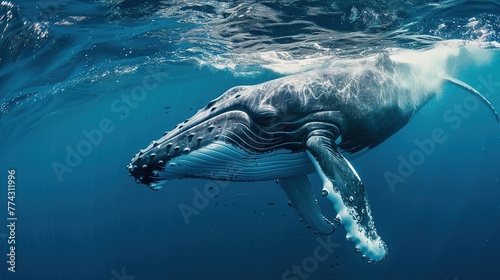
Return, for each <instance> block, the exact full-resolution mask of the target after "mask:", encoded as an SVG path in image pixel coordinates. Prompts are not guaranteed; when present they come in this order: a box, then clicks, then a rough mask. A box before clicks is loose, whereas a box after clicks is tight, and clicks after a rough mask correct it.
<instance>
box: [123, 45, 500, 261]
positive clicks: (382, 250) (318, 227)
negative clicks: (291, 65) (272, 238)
mask: <svg viewBox="0 0 500 280" xmlns="http://www.w3.org/2000/svg"><path fill="white" fill-rule="evenodd" d="M446 83H449V84H453V85H456V86H458V87H460V88H462V89H465V90H466V91H467V92H469V93H471V94H473V95H475V96H477V98H479V99H480V100H481V101H482V102H483V103H484V104H486V106H488V107H489V109H490V110H491V111H492V112H493V114H494V116H495V118H496V120H497V121H498V114H497V112H496V111H495V109H494V108H493V107H492V105H491V104H490V103H489V102H488V100H487V99H486V98H485V97H483V96H482V95H481V94H480V93H479V92H478V91H477V90H475V89H474V88H472V87H471V86H469V85H467V84H465V83H464V82H462V81H459V80H457V79H454V78H452V77H449V76H447V75H446V73H444V72H443V71H441V70H440V69H437V67H436V69H433V70H429V69H422V68H419V67H415V66H414V65H413V64H410V63H404V62H398V61H395V60H393V59H391V58H390V57H389V55H388V54H382V55H378V56H373V57H368V58H363V59H357V60H348V61H347V60H346V61H342V60H339V61H337V62H336V63H334V65H333V66H332V67H329V68H326V69H320V70H312V71H309V72H304V73H300V74H295V75H290V76H286V77H283V78H279V79H276V80H271V81H268V82H265V83H262V84H258V85H251V86H237V87H234V88H231V89H229V90H228V91H226V92H225V93H224V94H222V95H221V96H220V97H218V98H216V99H215V100H212V101H210V102H209V103H208V104H207V105H206V106H205V107H204V108H202V109H200V110H199V111H198V112H197V113H196V114H195V115H194V116H193V117H191V118H190V119H187V120H185V121H184V122H182V123H180V124H179V125H177V126H176V127H175V128H174V129H173V130H171V131H169V132H165V134H164V135H163V137H161V138H159V139H158V140H155V141H152V142H151V143H150V144H149V146H147V147H146V148H145V149H143V150H140V151H139V153H137V154H136V155H135V156H134V157H133V158H132V160H131V162H130V164H128V166H127V169H128V171H129V173H130V175H131V176H133V177H134V178H135V180H136V182H137V183H139V184H145V185H147V186H149V188H151V189H152V190H159V189H160V188H162V187H163V186H164V185H165V184H166V183H167V181H168V180H172V179H179V178H202V179H211V180H223V181H259V180H276V179H277V180H278V183H279V185H280V186H281V187H282V188H283V190H284V192H285V193H286V194H287V195H288V198H289V200H290V204H291V206H293V207H294V208H295V210H296V211H297V213H298V215H299V216H300V217H301V219H302V220H303V221H304V222H305V223H307V224H308V226H310V227H311V228H312V229H313V230H314V231H315V232H317V233H320V234H325V235H326V234H330V233H332V232H333V231H334V229H335V226H334V223H332V221H330V220H328V219H327V218H326V217H324V216H323V215H322V213H321V210H320V209H319V207H318V204H317V200H316V198H315V195H314V192H313V188H312V186H311V183H310V181H309V179H308V177H307V176H308V174H310V173H314V172H316V173H317V174H319V176H320V179H321V181H322V184H323V186H322V191H321V194H322V196H323V197H325V198H327V199H328V200H329V201H330V202H331V203H332V204H333V207H334V209H335V212H336V217H335V220H334V221H335V222H336V223H337V224H340V225H342V226H343V227H344V228H345V230H346V232H347V233H346V238H347V239H348V240H350V241H352V242H353V243H354V245H355V251H357V252H361V254H362V256H363V257H365V258H368V260H369V261H372V262H376V261H380V260H382V259H383V258H384V257H385V256H386V255H387V246H386V245H385V243H384V242H383V241H382V239H381V237H380V236H379V234H378V233H377V230H376V228H375V224H374V221H373V217H372V213H371V210H370V206H369V201H368V196H367V193H366V190H365V187H364V185H363V182H362V181H361V178H360V176H359V175H358V174H357V172H356V170H355V169H354V168H353V166H352V165H351V163H350V162H349V160H350V159H352V158H353V157H354V156H358V155H360V154H361V153H362V152H364V151H367V150H369V149H372V148H373V147H375V146H377V145H378V144H380V143H382V142H383V141H385V140H386V139H387V138H389V137H390V136H391V135H393V134H394V133H396V132H397V131H398V130H399V129H401V128H402V127H403V126H405V125H406V124H407V123H408V121H409V120H410V119H411V118H412V117H413V116H414V115H415V114H416V113H417V112H418V111H419V109H420V108H422V107H423V106H424V105H425V104H426V103H427V102H428V101H429V100H430V99H431V98H433V97H434V96H436V95H437V94H439V93H440V92H441V91H442V87H443V85H444V84H446Z"/></svg>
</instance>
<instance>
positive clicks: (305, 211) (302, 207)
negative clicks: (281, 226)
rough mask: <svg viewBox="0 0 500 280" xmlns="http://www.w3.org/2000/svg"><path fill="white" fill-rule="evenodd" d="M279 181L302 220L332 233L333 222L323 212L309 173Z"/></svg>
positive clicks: (312, 226) (319, 231)
mask: <svg viewBox="0 0 500 280" xmlns="http://www.w3.org/2000/svg"><path fill="white" fill-rule="evenodd" d="M278 183H279V184H280V186H281V188H283V190H284V191H285V192H286V194H287V195H288V198H289V199H290V203H291V205H292V207H293V208H295V210H297V213H298V214H299V216H300V217H301V218H302V220H303V221H304V222H305V223H306V224H307V225H308V226H310V227H311V228H313V230H314V231H316V232H318V233H321V234H330V233H332V232H333V231H334V230H335V227H334V226H333V224H332V223H331V222H330V221H328V219H327V218H325V217H323V215H322V214H321V212H320V209H319V205H318V201H317V200H316V198H315V197H314V193H313V190H312V187H311V182H309V178H307V175H304V176H300V177H293V178H287V179H279V180H278Z"/></svg>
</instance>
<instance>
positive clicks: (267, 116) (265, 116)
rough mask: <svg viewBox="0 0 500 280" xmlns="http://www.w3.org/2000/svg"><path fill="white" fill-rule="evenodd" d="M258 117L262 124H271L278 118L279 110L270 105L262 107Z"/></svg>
mask: <svg viewBox="0 0 500 280" xmlns="http://www.w3.org/2000/svg"><path fill="white" fill-rule="evenodd" d="M257 115H258V118H259V121H260V122H261V123H270V122H272V121H273V120H274V119H276V117H277V116H278V110H276V108H274V107H273V106H270V105H263V106H260V107H259V109H258V111H257Z"/></svg>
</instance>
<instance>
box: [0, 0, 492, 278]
mask: <svg viewBox="0 0 500 280" xmlns="http://www.w3.org/2000/svg"><path fill="white" fill-rule="evenodd" d="M0 28H1V30H2V33H1V35H0V36H1V37H0V85H1V91H0V94H1V95H0V103H1V104H0V131H1V132H0V133H1V134H2V135H1V137H0V156H1V158H0V159H1V160H0V173H2V174H4V175H3V177H2V178H3V179H1V180H4V181H3V185H4V191H2V192H0V205H2V206H0V209H3V210H1V211H0V221H2V222H1V223H3V224H4V225H0V263H1V265H0V279H117V280H120V279H130V280H131V279H136V280H141V279H219V280H222V279H290V280H297V279H365V278H368V279H496V278H497V277H498V276H497V275H498V269H497V262H498V261H497V255H498V254H497V252H498V250H499V249H500V224H499V223H498V221H499V219H500V173H499V171H498V167H499V164H498V158H499V156H500V146H499V145H500V127H499V124H498V123H496V122H495V119H494V118H493V117H492V115H491V113H490V112H489V110H488V109H487V108H486V107H485V106H484V105H483V104H482V103H479V102H477V103H475V102H474V101H471V99H469V98H468V96H469V95H468V94H467V92H465V91H463V90H461V89H457V88H455V87H452V86H445V87H443V90H442V93H441V94H439V96H438V97H437V98H434V99H433V100H431V101H430V102H429V103H428V104H427V105H426V106H425V107H424V108H423V109H422V110H421V111H420V112H419V113H418V114H417V115H416V116H415V117H414V118H413V119H412V120H411V121H410V123H409V124H408V125H407V126H405V127H404V128H403V129H402V130H400V131H399V132H397V133H396V134H395V135H394V136H393V137H391V138H389V139H388V140H387V141H385V142H384V143H382V144H381V145H380V146H378V147H376V148H375V149H373V150H372V151H370V152H368V153H366V154H364V155H363V156H361V157H359V158H357V159H355V160H353V161H352V164H353V165H354V167H355V168H356V170H357V171H358V173H359V174H360V176H361V177H362V179H363V181H364V184H365V186H366V188H367V192H368V194H369V196H370V203H371V208H372V212H373V215H374V219H375V221H376V225H377V229H378V231H379V234H380V235H381V236H382V237H383V239H384V240H385V242H386V244H387V245H388V248H389V255H388V256H387V258H386V259H384V260H383V261H381V262H380V263H376V264H369V263H368V262H367V261H366V260H362V259H361V256H360V255H359V254H356V253H354V252H353V249H354V246H353V244H352V243H351V242H348V241H347V240H346V239H345V230H344V229H343V228H342V227H341V226H338V227H337V230H336V232H335V233H334V234H333V235H331V236H330V237H321V236H317V235H314V234H313V232H312V230H310V229H306V228H305V225H304V224H302V223H300V222H299V217H298V216H297V214H296V212H295V210H294V209H293V208H290V207H288V205H287V202H288V199H287V197H286V196H285V195H284V193H283V191H282V190H281V189H280V188H279V186H278V185H277V184H276V183H275V182H250V183H237V182H213V181H204V180H194V179H184V180H177V181H171V182H169V184H168V186H165V187H164V188H163V189H162V190H161V191H159V192H152V191H150V190H149V189H148V188H147V187H145V186H144V185H137V184H136V183H135V182H134V180H133V178H130V177H129V176H128V172H127V170H126V168H125V166H126V164H127V163H128V162H129V160H130V158H131V157H132V155H133V154H134V153H136V152H137V151H138V150H139V149H140V148H143V147H145V146H146V145H147V144H148V143H149V142H150V141H151V140H153V139H157V138H159V137H160V136H161V135H162V133H163V132H164V131H167V130H170V129H172V128H173V127H174V126H175V125H176V124H177V123H179V122H181V121H183V120H184V119H186V118H188V117H190V116H192V115H193V114H194V113H195V112H196V111H197V110H198V109H199V108H201V107H203V106H205V104H206V103H207V102H209V101H210V100H212V99H214V98H216V97H217V96H219V95H220V94H221V93H223V92H224V91H226V90H227V89H229V88H231V87H232V86H236V85H248V84H257V83H260V82H264V81H268V80H271V79H274V78H277V77H282V76H285V75H293V74H295V73H301V72H304V71H308V70H312V69H320V68H327V67H329V65H330V64H331V63H332V62H333V61H338V60H342V59H346V60H350V59H357V58H360V57H369V56H373V55H377V54H379V53H382V52H389V53H391V54H394V55H400V56H403V57H405V58H407V59H408V58H410V59H411V58H414V57H419V58H421V57H422V56H418V54H421V53H422V52H424V51H429V52H430V54H432V55H429V56H424V58H425V57H432V59H431V60H430V65H432V66H436V67H443V68H444V69H445V70H446V71H447V72H448V73H449V74H450V75H452V76H453V77H455V78H457V79H460V80H462V81H464V82H466V83H468V84H470V85H471V86H473V87H474V88H476V89H477V90H479V91H480V92H481V93H483V94H484V95H485V96H487V97H488V99H489V100H490V102H491V103H492V105H493V106H495V107H496V108H497V109H498V108H500V74H499V71H498V69H500V51H499V47H500V45H499V41H500V40H499V34H500V33H499V32H500V4H499V3H498V2H497V1H405V2H400V1H373V2H369V1H365V2H357V1H342V2H340V1H339V2H334V1H312V0H310V1H148V2H142V1H126V0H125V1H120V0H110V1H105V0H101V1H71V0H53V1H2V2H1V3H0ZM436 58H437V59H436ZM472 100H474V99H472ZM457 108H462V109H461V110H458V109H457ZM436 130H439V131H441V132H442V134H443V135H444V139H445V140H444V141H440V143H437V142H435V141H434V145H433V148H432V151H430V150H427V151H425V150H423V149H422V148H421V147H420V146H419V145H418V143H423V142H425V141H426V140H428V139H433V135H434V133H435V131H436ZM417 154H418V155H423V156H421V157H419V158H418V159H417V157H416V156H415V155H417ZM404 162H407V163H406V165H408V162H409V165H410V166H409V167H408V166H406V169H404V168H403V169H401V166H402V165H404V164H405V163H404ZM412 162H413V163H412ZM9 170H15V185H16V189H15V199H14V203H15V205H13V207H14V210H15V211H14V212H15V213H14V215H10V213H9V212H8V208H7V207H8V201H9V194H8V175H9V174H8V171H9ZM401 170H403V172H401ZM390 174H395V175H398V176H399V177H400V179H399V180H398V181H394V180H393V179H390V178H394V177H391V175H390ZM310 178H311V181H312V183H313V186H316V187H315V192H316V196H317V197H318V199H319V203H320V205H321V208H322V209H323V212H324V213H325V215H327V216H329V218H331V219H332V220H333V218H334V216H335V213H334V211H333V208H332V206H331V205H330V204H329V203H328V202H326V201H323V200H322V198H321V196H320V195H319V194H320V191H321V189H320V187H319V186H320V184H321V182H320V180H319V177H318V176H317V175H313V176H311V177H310ZM209 188H211V189H210V190H212V191H216V192H217V193H218V194H217V197H206V196H205V197H206V198H205V199H203V198H200V197H203V195H200V193H201V194H203V193H204V192H205V191H206V190H208V189H209ZM182 205H188V206H193V207H196V209H197V210H198V212H195V213H194V214H192V215H191V216H189V217H186V216H185V215H184V216H183V215H182V213H181V210H180V209H181V208H182ZM327 209H330V210H327ZM11 210H12V209H11ZM8 217H16V218H17V221H15V235H14V238H10V237H11V235H12V232H11V231H10V229H9V227H8V225H9V223H10V222H11V221H9V220H7V218H8ZM13 239H14V240H15V244H14V245H15V272H11V271H9V270H8V268H9V267H11V264H9V263H8V260H9V259H10V258H11V256H8V254H10V251H11V249H10V246H12V245H13V244H9V242H12V241H11V240H13ZM324 244H333V245H331V246H330V247H328V246H325V245H324ZM317 248H320V249H319V250H321V253H322V254H324V255H322V256H324V258H321V260H320V259H318V258H317V257H315V256H317V255H315V251H316V250H317ZM287 271H289V272H290V273H288V274H287Z"/></svg>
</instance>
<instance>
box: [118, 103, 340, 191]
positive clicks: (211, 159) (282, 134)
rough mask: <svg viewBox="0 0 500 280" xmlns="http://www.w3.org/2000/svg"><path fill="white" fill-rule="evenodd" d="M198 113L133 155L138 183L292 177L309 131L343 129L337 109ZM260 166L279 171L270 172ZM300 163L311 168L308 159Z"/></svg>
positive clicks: (131, 166) (132, 171)
mask: <svg viewBox="0 0 500 280" xmlns="http://www.w3.org/2000/svg"><path fill="white" fill-rule="evenodd" d="M199 113H200V112H199ZM197 115H198V114H197ZM197 115H195V116H194V117H193V119H192V120H191V121H186V122H184V123H182V124H180V125H178V126H177V127H176V128H175V129H174V130H173V131H171V132H168V133H166V134H165V135H164V136H163V137H161V138H160V139H158V140H156V141H152V142H151V144H150V145H149V146H148V147H147V148H146V149H144V150H141V151H140V152H139V153H137V154H136V155H135V156H134V157H133V158H132V160H131V162H130V164H129V165H128V166H127V169H128V171H129V173H130V175H131V176H133V177H134V178H135V180H136V182H137V183H139V184H145V185H147V186H149V187H150V188H151V189H153V190H158V189H160V188H161V187H162V186H164V185H165V184H166V182H167V181H168V180H172V179H179V178H206V179H215V180H228V181H255V180H257V178H258V180H274V179H276V178H280V176H281V175H283V174H284V175H285V176H289V175H290V174H289V173H287V172H285V171H280V170H286V169H290V170H295V169H296V168H290V165H292V163H291V162H288V163H286V160H297V161H299V162H301V160H298V158H299V157H298V156H297V157H296V156H290V155H293V154H298V153H301V152H304V141H303V138H304V137H305V136H306V135H307V132H308V131H310V130H311V129H314V128H324V129H329V130H333V129H337V128H336V127H337V126H336V125H335V124H333V123H332V120H334V121H335V120H338V119H339V117H338V112H333V111H332V112H328V111H326V112H312V113H310V114H307V115H305V116H300V117H298V116H297V117H295V116H293V117H294V118H290V115H287V116H286V117H282V118H280V117H279V116H275V115H272V114H270V113H269V112H264V113H262V111H261V112H260V114H252V113H251V112H247V111H243V110H228V111H225V112H221V113H220V114H217V115H211V116H209V117H208V118H206V119H205V120H199V119H200V118H198V116H197ZM196 119H198V121H197V120H196ZM302 157H304V155H302ZM264 159H266V160H267V162H268V164H266V163H265V162H266V160H264ZM256 164H258V166H256ZM228 166H232V169H233V170H232V174H229V172H227V171H226V170H227V169H228ZM238 166H239V167H238ZM260 166H267V168H274V169H275V170H277V171H276V172H275V173H274V174H273V173H272V172H270V173H269V172H268V173H266V171H265V170H262V169H259V167H260ZM298 166H300V167H301V168H305V169H308V170H309V169H311V168H310V167H307V166H309V164H306V163H299V164H298ZM218 169H220V170H218ZM297 170H299V169H297ZM311 170H312V169H311ZM234 174H236V175H237V176H234ZM238 174H240V175H238ZM243 174H248V175H243ZM281 178H283V177H281Z"/></svg>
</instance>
